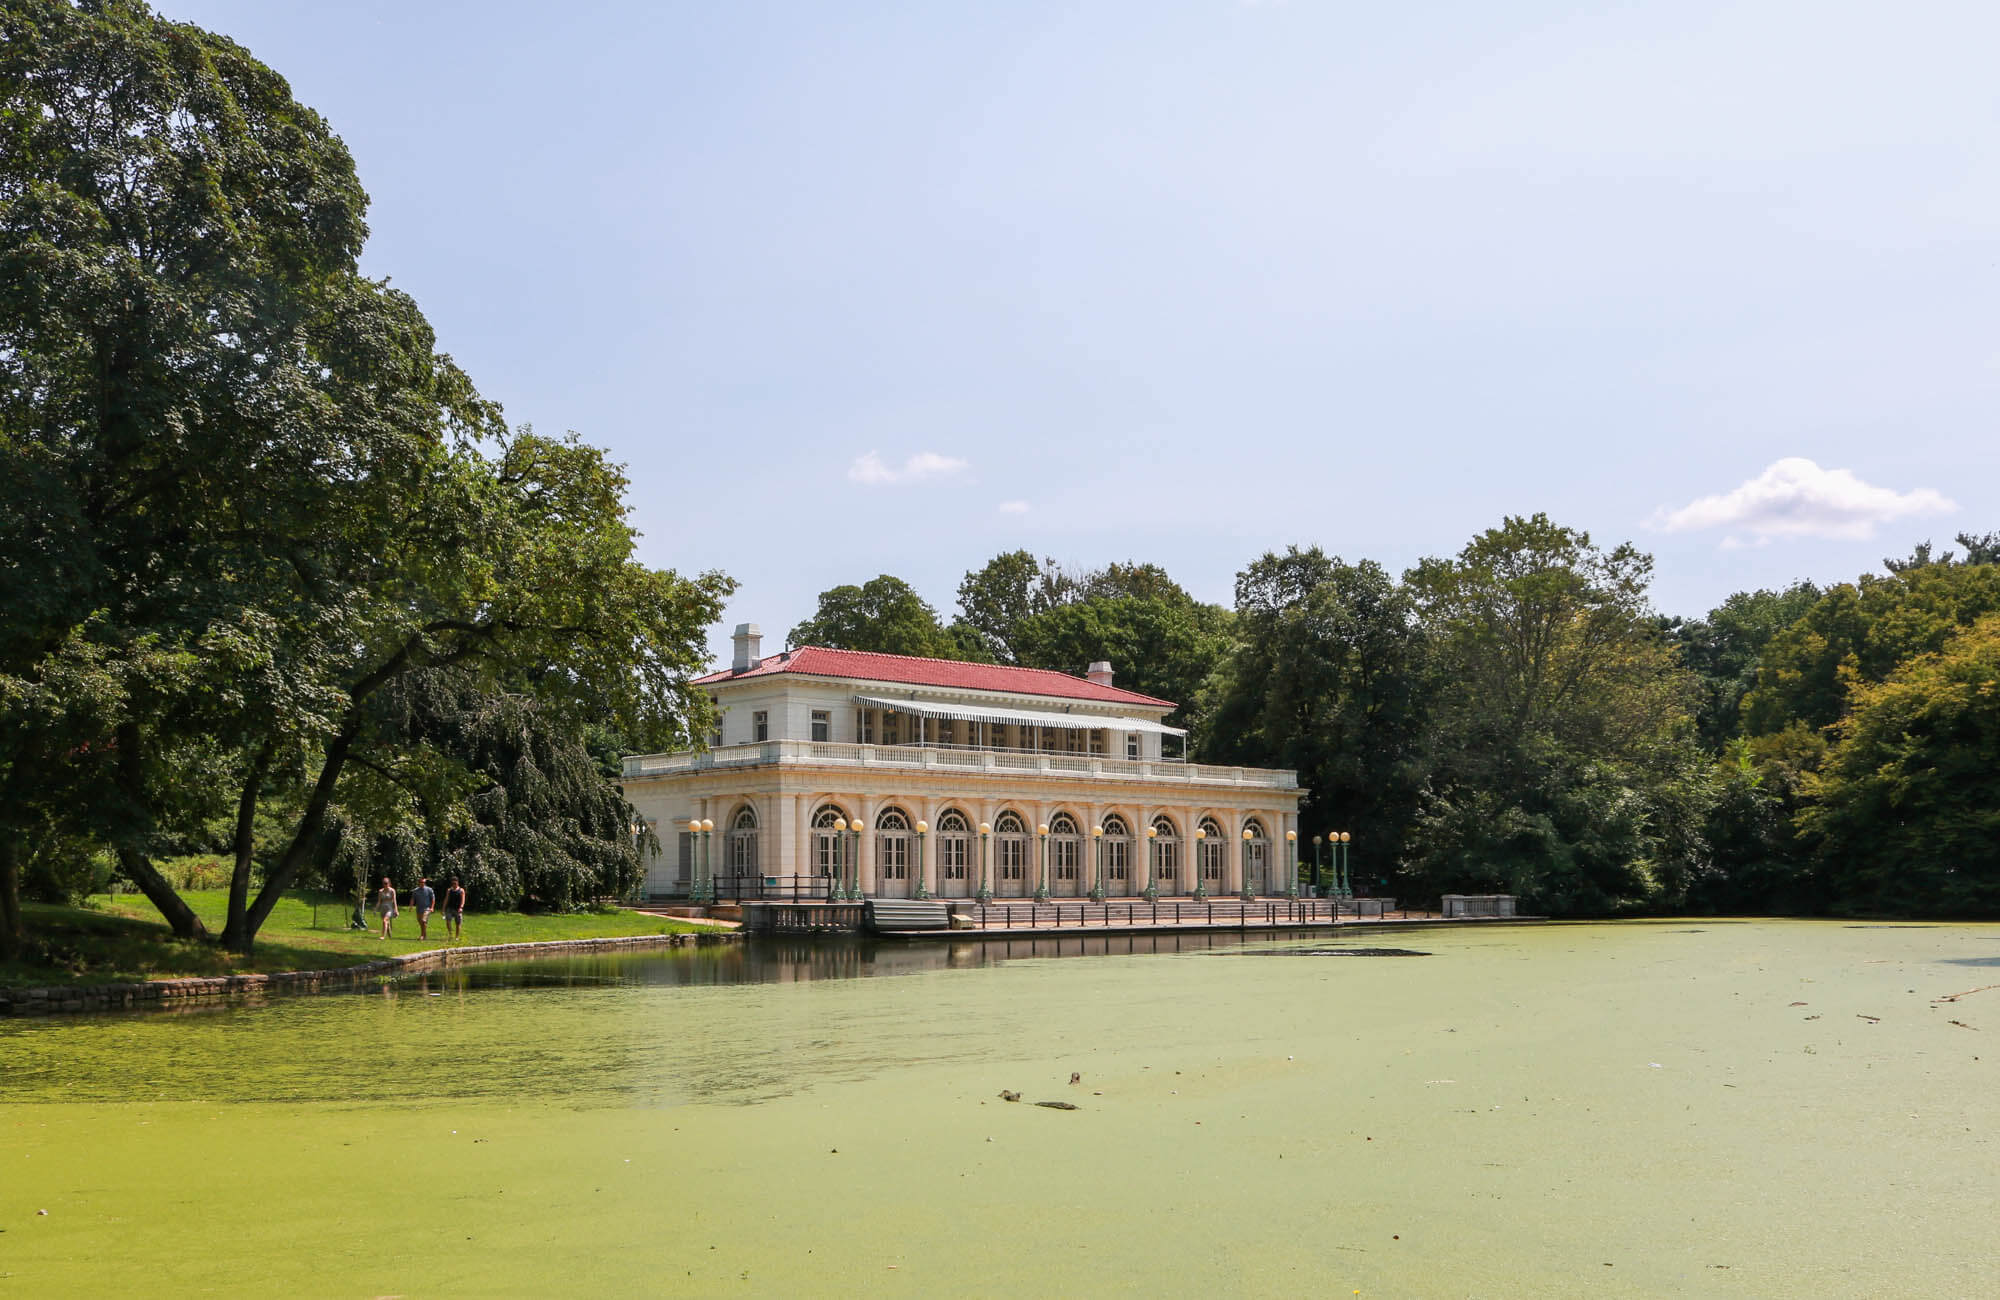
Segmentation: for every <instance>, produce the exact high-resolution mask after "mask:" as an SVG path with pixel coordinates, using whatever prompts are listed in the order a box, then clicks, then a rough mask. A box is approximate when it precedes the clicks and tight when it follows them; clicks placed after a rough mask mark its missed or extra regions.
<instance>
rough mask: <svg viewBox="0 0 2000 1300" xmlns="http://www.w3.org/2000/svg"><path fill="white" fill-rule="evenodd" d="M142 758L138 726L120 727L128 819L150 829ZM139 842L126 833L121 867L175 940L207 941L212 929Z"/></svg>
mask: <svg viewBox="0 0 2000 1300" xmlns="http://www.w3.org/2000/svg"><path fill="white" fill-rule="evenodd" d="M139 754H140V740H139V728H138V726H137V725H136V724H134V723H130V722H125V723H120V724H119V727H118V763H117V767H116V769H115V770H116V772H117V774H118V785H119V789H120V792H121V793H122V794H123V795H124V796H125V798H126V800H127V801H128V803H129V805H130V807H129V808H128V810H127V815H128V816H130V817H131V818H133V820H134V821H135V822H136V823H137V825H140V826H146V825H150V824H151V823H152V805H151V804H150V803H148V802H147V800H146V781H145V774H144V772H143V770H142V768H141V766H140V762H139ZM138 839H139V832H138V831H137V830H134V829H127V830H126V831H125V832H124V833H123V835H122V836H121V837H120V839H119V840H118V842H117V845H116V847H117V850H118V865H119V866H121V867H123V868H124V869H125V874H126V875H128V876H130V877H132V880H133V883H135V884H137V885H138V886H139V892H141V893H143V894H144V895H145V896H146V897H147V898H148V899H150V900H152V904H153V906H154V907H157V908H159V909H160V915H161V916H164V917H165V918H166V919H167V924H168V925H169V926H172V927H173V931H174V937H176V938H179V939H196V938H202V939H205V938H207V937H208V927H207V926H205V925H203V924H202V923H201V918H200V917H198V916H196V915H195V914H194V909H193V908H191V907H189V906H188V905H187V902H186V900H185V899H183V898H182V897H181V896H180V895H179V894H178V893H175V892H174V887H173V886H172V885H170V884H168V883H167V878H166V877H165V876H163V875H161V874H160V873H159V870H158V869H157V868H155V867H154V866H153V862H152V859H151V858H149V857H147V856H146V854H145V852H144V851H143V850H141V849H140V848H139V844H138Z"/></svg>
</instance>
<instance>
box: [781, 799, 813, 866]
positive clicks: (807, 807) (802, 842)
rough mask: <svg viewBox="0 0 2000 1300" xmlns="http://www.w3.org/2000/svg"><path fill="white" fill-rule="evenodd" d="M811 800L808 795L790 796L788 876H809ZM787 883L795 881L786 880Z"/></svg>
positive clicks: (810, 859) (810, 858) (810, 861)
mask: <svg viewBox="0 0 2000 1300" xmlns="http://www.w3.org/2000/svg"><path fill="white" fill-rule="evenodd" d="M811 823H812V800H811V798H810V796H807V795H802V794H795V795H793V796H792V835H791V845H792V861H791V862H790V864H789V867H790V869H789V870H788V871H786V872H785V873H784V874H786V875H788V876H810V875H811V874H812V873H813V866H812V825H811ZM787 883H788V884H791V883H797V882H789V881H788V882H787Z"/></svg>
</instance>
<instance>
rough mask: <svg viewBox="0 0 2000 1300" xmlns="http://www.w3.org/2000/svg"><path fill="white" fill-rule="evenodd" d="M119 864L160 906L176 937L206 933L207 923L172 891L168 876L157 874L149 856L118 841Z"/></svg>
mask: <svg viewBox="0 0 2000 1300" xmlns="http://www.w3.org/2000/svg"><path fill="white" fill-rule="evenodd" d="M118 865H119V866H120V867H122V868H124V871H125V874H126V875H128V876H130V877H132V880H133V882H134V883H136V884H137V885H138V886H139V892H140V893H142V894H144V895H145V896H146V897H147V898H148V899H150V900H152V904H153V906H154V907H157V908H159V909H160V915H161V916H163V917H165V918H166V919H167V924H168V925H169V926H172V927H173V931H174V937H175V938H177V939H206V938H207V937H208V927H207V926H205V925H203V924H202V923H201V918H200V917H198V916H196V915H195V914H194V909H193V908H191V907H189V906H188V905H187V902H186V900H185V899H183V898H182V897H181V896H180V895H179V894H178V893H175V892H174V887H173V886H172V885H170V884H168V883H167V878H166V877H165V876H163V875H161V874H160V872H159V869H158V868H157V867H155V866H154V865H153V861H152V859H151V858H149V857H147V856H146V855H145V854H143V853H141V852H139V850H137V849H135V848H133V847H132V846H131V845H129V844H120V845H119V846H118Z"/></svg>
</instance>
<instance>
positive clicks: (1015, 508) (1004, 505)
mask: <svg viewBox="0 0 2000 1300" xmlns="http://www.w3.org/2000/svg"><path fill="white" fill-rule="evenodd" d="M1030 509H1032V507H1031V506H1029V505H1028V503H1027V502H1025V501H1002V502H1001V503H1000V513H1001V514H1003V515H1025V514H1027V513H1028V511H1029V510H1030Z"/></svg>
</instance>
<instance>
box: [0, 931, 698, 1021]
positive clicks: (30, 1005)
mask: <svg viewBox="0 0 2000 1300" xmlns="http://www.w3.org/2000/svg"><path fill="white" fill-rule="evenodd" d="M734 933H735V932H734V931H728V930H718V931H716V932H714V933H708V934H688V933H682V934H628V935H612V936H607V937H603V938H596V939H542V940H535V941H531V942H525V943H493V944H480V945H478V946H475V947H464V948H449V947H447V948H429V949H426V950H424V951H423V952H412V953H402V954H400V955H397V956H393V957H377V958H375V959H373V960H371V961H364V962H358V963H356V964H355V965H352V966H332V967H328V968H326V969H324V970H294V971H271V972H268V973H264V974H250V975H190V976H181V977H175V978H169V979H158V980H130V981H123V982H116V983H105V984H53V985H43V986H40V987H32V988H0V1017H14V1016H46V1015H74V1014H85V1013H89V1012H95V1011H143V1010H148V1009H165V1008H168V1007H184V1006H188V1005H191V1004H196V1003H200V1002H204V1001H209V1000H213V999H223V998H235V997H252V996H255V995H258V994H264V993H321V992H330V991H333V990H334V989H337V988H340V987H345V986H351V985H354V984H361V983H365V982H367V981H369V980H371V979H377V978H381V977H388V976H396V975H409V974H419V973H422V972H424V971H431V970H444V969H447V968H449V967H452V966H470V965H477V964H479V963H480V962H486V961H500V960H504V959H507V958H517V957H547V956H554V955H556V954H559V953H565V952H597V951H605V950H612V951H616V950H619V949H627V948H634V949H643V948H679V947H683V946H686V945H690V944H710V943H722V942H725V941H727V939H728V938H729V937H730V936H731V935H732V934H734Z"/></svg>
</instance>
